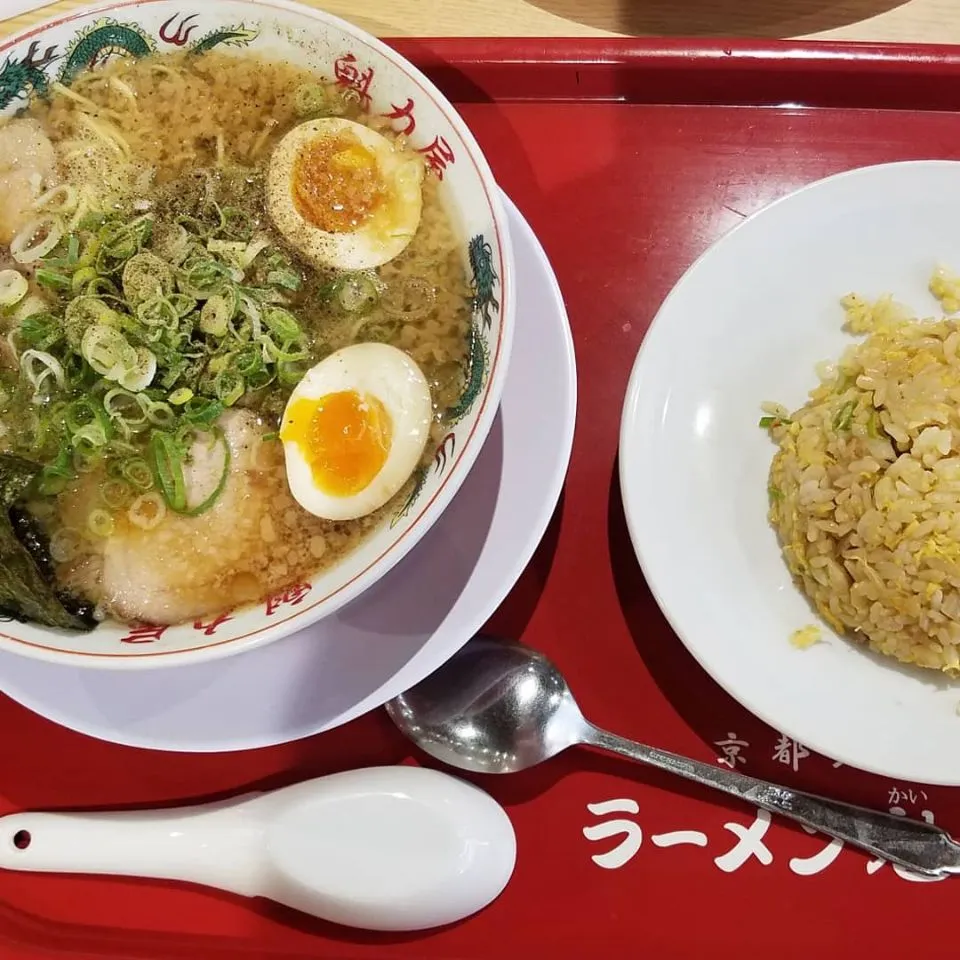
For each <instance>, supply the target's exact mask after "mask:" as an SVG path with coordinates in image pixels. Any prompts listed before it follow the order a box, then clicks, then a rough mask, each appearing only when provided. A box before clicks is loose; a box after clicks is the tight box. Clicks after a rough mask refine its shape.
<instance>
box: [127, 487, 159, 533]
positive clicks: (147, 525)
mask: <svg viewBox="0 0 960 960" xmlns="http://www.w3.org/2000/svg"><path fill="white" fill-rule="evenodd" d="M166 514H167V506H166V504H165V503H164V502H163V498H162V497H161V496H160V494H159V493H143V494H141V495H140V496H139V497H137V499H136V500H134V501H133V503H131V504H130V507H129V509H128V510H127V518H128V519H129V520H130V522H131V523H132V524H133V525H134V526H135V527H140V529H141V530H153V529H154V527H157V526H159V525H160V524H161V523H162V522H163V518H164V517H165V516H166Z"/></svg>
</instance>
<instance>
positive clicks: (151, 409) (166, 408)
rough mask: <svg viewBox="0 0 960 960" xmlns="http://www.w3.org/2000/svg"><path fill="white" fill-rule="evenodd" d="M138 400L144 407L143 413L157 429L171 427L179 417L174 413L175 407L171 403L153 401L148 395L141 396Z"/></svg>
mask: <svg viewBox="0 0 960 960" xmlns="http://www.w3.org/2000/svg"><path fill="white" fill-rule="evenodd" d="M137 400H138V401H139V402H140V405H141V406H142V407H143V412H144V413H145V414H146V415H147V419H148V420H149V421H150V422H151V423H152V424H153V425H154V426H155V427H169V426H170V425H171V424H172V423H173V422H174V421H175V420H176V419H177V415H176V414H175V413H174V412H173V407H171V406H170V404H169V403H164V402H163V401H162V400H161V401H155V400H151V399H150V398H149V397H148V396H146V394H143V393H141V394H139V395H138V396H137Z"/></svg>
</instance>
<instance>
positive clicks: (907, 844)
mask: <svg viewBox="0 0 960 960" xmlns="http://www.w3.org/2000/svg"><path fill="white" fill-rule="evenodd" d="M583 742H584V743H586V744H589V745H590V746H593V747H599V748H600V749H602V750H608V751H610V752H611V753H618V754H620V755H621V756H624V757H629V758H630V759H631V760H637V761H639V762H640V763H646V764H649V765H650V766H652V767H657V768H658V769H660V770H667V771H669V772H670V773H675V774H677V775H678V776H681V777H684V778H685V779H687V780H693V781H694V782H695V783H700V784H703V786H705V787H713V788H714V789H715V790H721V791H723V792H724V793H728V794H730V795H731V796H733V797H739V798H740V799H741V800H746V801H747V802H748V803H752V804H753V805H754V806H757V807H760V808H762V809H763V810H769V811H770V812H771V813H779V814H780V815H781V816H784V817H789V818H790V819H791V820H796V821H797V822H798V823H801V824H803V826H805V827H810V828H811V829H812V830H816V831H818V832H820V833H826V834H828V835H829V836H831V837H836V838H837V839H839V840H843V841H844V842H845V843H849V844H851V845H852V846H855V847H860V848H861V849H862V850H866V851H868V852H869V853H872V854H875V855H876V856H878V857H882V858H883V859H885V860H889V861H891V862H892V863H896V864H899V865H900V866H903V867H907V868H908V869H910V870H914V871H916V872H917V873H921V874H924V875H926V876H930V877H944V876H946V875H948V874H952V873H960V844H958V843H956V842H955V841H954V840H952V839H951V838H950V836H949V835H948V834H947V833H946V832H945V831H943V830H941V829H940V828H939V827H936V826H934V825H933V824H929V823H921V822H920V821H917V820H908V819H906V818H905V817H897V816H894V815H893V814H890V813H881V812H879V811H877V810H870V809H868V808H866V807H858V806H855V805H853V804H850V803H841V802H839V801H837V800H828V799H826V798H824V797H818V796H815V795H813V794H810V793H803V792H802V791H800V790H792V789H790V788H789V787H781V786H777V785H776V784H773V783H767V782H766V781H764V780H757V779H756V778H754V777H748V776H746V775H745V774H742V773H739V772H737V771H736V770H727V769H724V768H723V767H717V766H714V765H713V764H710V763H701V762H700V761H698V760H690V759H688V758H686V757H681V756H678V755H677V754H674V753H669V752H667V751H666V750H657V749H656V748H654V747H648V746H645V745H644V744H642V743H635V742H634V741H633V740H627V739H626V738H625V737H618V736H616V735H615V734H612V733H608V732H607V731H606V730H601V729H600V728H599V727H595V726H593V725H592V724H586V728H585V729H584V731H583Z"/></svg>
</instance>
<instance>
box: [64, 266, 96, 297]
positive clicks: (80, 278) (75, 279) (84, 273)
mask: <svg viewBox="0 0 960 960" xmlns="http://www.w3.org/2000/svg"><path fill="white" fill-rule="evenodd" d="M96 279H97V271H96V268H95V267H80V269H79V270H77V271H75V272H74V274H73V276H72V277H71V278H70V289H71V290H73V292H74V293H80V291H81V290H83V289H84V287H86V286H87V284H88V283H90V281H91V280H96Z"/></svg>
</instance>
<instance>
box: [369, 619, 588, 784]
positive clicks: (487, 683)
mask: <svg viewBox="0 0 960 960" xmlns="http://www.w3.org/2000/svg"><path fill="white" fill-rule="evenodd" d="M387 712H388V713H389V714H390V717H391V719H392V720H393V722H394V723H395V724H396V725H397V726H398V727H399V728H400V730H401V731H402V732H403V733H404V734H405V735H406V736H407V737H409V738H410V739H411V740H413V741H414V742H415V743H416V744H417V745H418V746H419V747H420V749H421V750H423V751H424V752H425V753H428V754H429V755H430V756H431V757H434V758H435V759H437V760H440V761H441V762H443V763H447V764H449V765H450V766H453V767H459V768H460V769H461V770H470V771H472V772H474V773H517V772H518V771H520V770H526V769H528V768H529V767H533V766H536V764H538V763H540V762H541V761H543V760H547V759H549V758H550V757H553V756H556V754H558V753H560V751H562V750H565V749H566V748H567V747H569V746H572V745H573V744H575V743H579V742H581V741H582V739H583V737H584V734H585V731H586V728H587V726H588V724H587V722H586V720H584V718H583V715H582V714H581V713H580V709H579V707H578V706H577V704H576V701H575V700H574V699H573V695H572V694H571V692H570V688H569V687H568V686H567V682H566V680H564V678H563V675H562V674H561V673H560V671H559V670H557V668H556V667H555V666H554V665H553V664H552V663H551V662H550V661H549V660H548V659H547V658H546V657H545V656H543V654H541V653H537V652H536V651H535V650H530V649H528V648H526V647H522V646H520V645H519V644H514V643H509V642H505V641H501V640H495V639H491V638H487V637H483V636H480V637H477V638H476V639H475V640H472V641H471V642H470V643H468V644H467V645H466V646H465V647H464V648H463V649H462V650H461V652H460V653H459V654H458V655H457V656H454V657H453V658H452V659H451V660H448V661H447V663H446V664H445V665H444V666H442V667H441V668H440V669H439V670H437V671H436V673H433V674H431V675H430V676H429V677H427V679H426V680H424V681H423V682H421V683H419V684H417V686H415V687H413V688H412V689H410V690H408V691H407V692H406V693H403V694H401V695H400V696H399V697H397V698H396V699H394V700H391V701H390V702H389V703H388V704H387Z"/></svg>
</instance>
